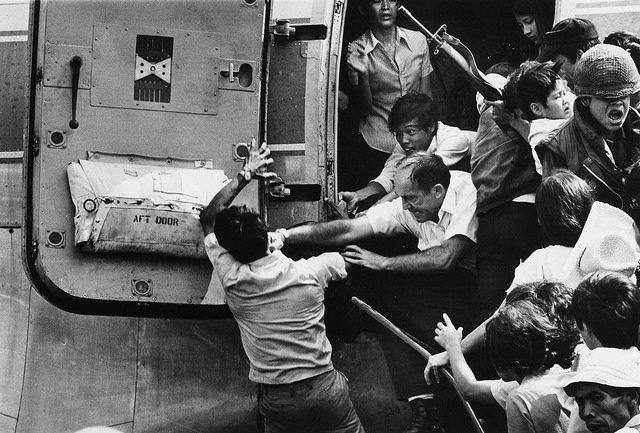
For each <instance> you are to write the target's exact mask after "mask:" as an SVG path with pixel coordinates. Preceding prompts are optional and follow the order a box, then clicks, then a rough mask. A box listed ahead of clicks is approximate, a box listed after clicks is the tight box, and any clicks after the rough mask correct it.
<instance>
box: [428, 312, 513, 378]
mask: <svg viewBox="0 0 640 433" xmlns="http://www.w3.org/2000/svg"><path fill="white" fill-rule="evenodd" d="M504 305H505V301H504V300H503V301H502V304H500V307H498V308H501V307H503V306H504ZM489 320H491V317H488V318H487V319H486V320H485V321H484V322H482V323H481V324H480V325H478V326H477V327H476V328H475V329H474V330H473V331H471V332H470V333H469V334H467V336H466V337H464V338H463V339H462V341H461V342H460V350H461V352H462V354H464V355H469V354H470V353H473V352H475V351H477V350H480V349H482V347H484V339H485V336H486V326H487V323H488V322H489ZM449 364H450V356H449V353H448V352H447V351H445V352H441V353H436V354H434V355H432V356H431V357H430V358H429V361H427V366H426V367H425V369H424V378H425V380H426V382H427V383H431V374H433V375H434V376H436V377H437V376H438V372H437V369H438V368H440V367H444V366H446V365H449Z"/></svg>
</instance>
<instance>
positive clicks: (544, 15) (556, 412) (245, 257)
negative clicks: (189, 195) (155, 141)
mask: <svg viewBox="0 0 640 433" xmlns="http://www.w3.org/2000/svg"><path fill="white" fill-rule="evenodd" d="M532 5H533V6H532ZM398 6H399V4H398V1H396V0H360V1H359V2H358V8H359V10H360V12H361V13H362V14H363V16H365V17H367V19H368V21H369V25H370V29H369V30H368V31H367V32H366V33H365V34H363V35H362V36H361V37H359V38H357V39H356V40H355V41H354V42H353V43H352V44H350V46H349V49H348V50H347V64H348V68H349V82H350V84H351V86H352V94H351V97H352V98H353V101H354V105H355V106H356V107H358V111H357V113H358V117H359V119H360V129H359V131H360V137H359V140H358V142H357V143H353V146H356V147H357V148H358V149H360V150H358V152H361V155H362V157H361V158H360V159H359V161H358V163H357V164H356V165H357V167H355V166H354V170H359V168H358V167H360V168H362V172H361V174H363V176H365V177H364V178H363V182H362V185H361V187H360V188H359V189H355V190H354V191H341V192H340V194H339V197H340V200H341V204H342V205H343V206H344V208H345V210H346V213H347V214H348V215H349V217H345V218H339V219H335V220H332V221H328V222H321V223H314V224H302V225H298V226H295V227H291V228H278V229H277V230H274V231H269V229H268V228H267V226H266V225H265V223H264V221H262V219H261V218H260V217H259V215H257V214H256V213H254V212H252V211H250V210H248V209H246V208H244V207H238V206H230V204H231V202H232V200H233V199H234V198H235V197H236V196H237V194H238V193H239V192H240V191H241V190H242V189H243V188H244V187H245V186H246V185H247V184H248V183H249V182H250V181H251V180H252V179H254V178H260V179H265V178H269V177H270V176H272V173H269V172H267V171H266V169H267V167H268V165H269V164H270V163H271V162H272V159H271V158H270V156H269V149H268V147H267V145H266V143H263V144H262V145H258V144H256V143H255V142H254V143H252V146H251V150H250V152H249V156H248V157H247V158H246V159H245V161H244V165H243V168H242V170H241V172H240V173H239V174H238V176H236V177H235V178H232V179H231V180H230V181H229V182H228V183H227V184H226V185H225V186H224V188H223V189H222V190H221V191H220V192H219V193H218V194H217V195H216V196H215V197H214V198H213V200H212V201H211V203H210V204H209V205H208V206H207V207H206V208H204V209H203V211H202V212H201V215H200V219H201V224H202V227H203V230H204V233H205V247H206V250H207V254H208V256H209V259H210V260H211V262H212V264H213V267H214V272H215V273H216V274H217V277H218V278H219V279H220V281H221V282H222V285H223V287H224V289H225V293H226V300H227V303H228V305H229V308H230V309H231V312H232V313H233V315H234V317H235V319H236V321H237V322H238V325H239V328H240V335H241V338H242V343H243V347H244V349H245V351H246V354H247V357H248V358H249V362H250V372H249V378H250V380H252V381H254V382H256V383H258V384H259V385H260V390H261V392H260V395H261V397H260V413H261V414H262V416H263V417H264V424H265V429H266V431H267V432H301V431H304V432H312V431H319V432H320V431H322V432H329V431H331V432H361V431H364V429H363V427H362V424H361V422H360V420H359V418H358V415H357V414H356V411H355V409H354V406H353V404H352V402H351V400H350V397H349V392H348V384H347V380H346V378H345V377H344V375H342V373H340V372H338V371H337V370H336V369H335V368H334V367H333V363H332V361H331V353H332V349H331V344H330V342H329V340H328V338H327V335H326V328H325V324H324V312H325V310H324V308H325V307H324V302H323V301H324V290H325V289H326V287H327V286H328V285H329V284H330V283H331V282H332V281H337V280H341V279H344V278H347V275H348V274H350V278H352V280H353V284H352V285H355V286H358V287H361V288H362V289H361V293H362V294H363V297H364V298H365V300H366V301H367V302H368V303H369V304H370V305H372V306H373V307H374V308H376V309H377V310H378V311H380V312H381V313H382V314H383V315H385V316H386V317H387V318H388V319H390V320H391V321H392V322H393V323H394V324H395V325H397V326H399V327H400V328H401V329H403V330H404V331H406V332H407V333H409V334H410V335H412V336H414V337H415V338H417V339H418V340H419V341H421V342H422V344H424V345H425V347H427V348H429V349H430V350H431V351H432V352H433V353H434V354H433V355H432V356H431V357H430V359H429V360H428V363H427V366H426V368H425V360H424V358H422V356H421V355H420V354H418V353H416V352H415V351H414V350H413V349H411V348H410V347H409V346H407V345H406V344H405V343H403V342H402V341H400V340H399V339H397V338H396V337H395V336H394V335H392V334H391V333H389V332H385V331H384V330H378V331H380V332H377V337H378V340H379V342H380V345H381V348H382V350H383V353H384V356H385V359H386V363H387V365H388V366H389V372H390V375H391V379H392V382H393V385H394V388H395V391H396V393H397V397H398V398H399V399H402V400H408V401H409V402H410V406H411V409H412V419H411V421H410V423H409V425H408V426H407V427H406V429H405V430H404V432H405V433H421V432H442V431H443V420H441V419H439V418H440V417H439V413H438V406H437V405H436V400H437V398H438V395H437V387H435V382H436V380H437V378H438V372H439V370H440V369H442V368H451V371H452V373H453V376H454V378H455V380H456V383H457V386H458V388H459V390H460V391H461V393H462V395H463V396H464V397H465V398H466V399H467V400H468V401H469V402H470V403H472V404H483V405H489V406H493V407H495V408H496V410H498V411H503V413H504V415H505V416H504V418H505V419H506V423H504V424H506V431H508V433H534V432H537V433H542V432H545V433H546V432H558V433H560V432H562V433H564V432H572V433H576V432H586V431H591V432H593V433H613V432H617V431H621V432H631V431H638V430H640V409H639V407H638V405H639V402H640V353H639V352H638V350H637V344H638V328H639V326H640V290H639V289H638V286H637V280H636V271H637V268H638V262H639V260H640V246H639V244H638V242H639V240H640V233H639V231H638V226H639V225H640V114H638V111H637V110H636V105H637V103H638V94H639V91H640V74H639V73H638V68H637V65H636V63H635V61H634V59H637V58H638V54H639V53H640V51H638V50H637V48H640V45H638V43H637V42H636V39H635V37H634V36H633V35H632V34H629V33H628V32H617V33H615V34H612V35H610V37H609V38H608V39H609V41H608V42H609V43H607V44H601V43H600V40H599V35H598V32H597V29H596V28H595V26H594V25H593V24H592V23H591V22H589V21H588V20H585V19H580V18H569V19H565V20H563V21H560V22H558V23H557V24H555V25H554V26H553V27H552V28H549V27H550V25H551V21H552V16H553V13H552V11H553V7H552V6H551V9H549V7H547V6H548V5H547V4H546V2H545V1H531V0H530V1H525V0H516V1H515V2H514V7H513V12H514V19H515V20H516V22H517V23H518V24H519V25H520V27H521V29H522V34H523V37H524V38H525V39H526V40H525V42H526V44H525V43H524V42H523V47H524V48H523V50H522V52H523V54H522V59H521V60H522V61H523V62H522V63H521V64H519V65H509V64H496V65H494V66H492V67H491V68H490V69H489V70H487V71H486V72H487V75H486V80H487V81H488V82H489V83H491V84H492V85H493V86H494V87H496V88H497V89H499V90H500V92H501V93H502V95H503V99H502V100H501V101H485V100H484V98H482V95H480V94H479V95H478V98H477V102H478V110H479V115H480V120H479V125H478V128H477V131H464V130H461V129H458V128H456V127H455V126H450V125H446V124H444V123H443V122H442V121H440V120H439V119H438V118H437V114H436V113H437V112H438V110H437V109H436V107H435V103H434V102H433V101H432V99H431V98H430V89H429V85H428V83H429V80H428V76H429V74H430V73H431V71H432V69H433V68H432V65H431V62H430V56H429V48H428V44H427V41H426V39H425V38H424V36H422V34H420V33H418V32H415V31H411V30H408V29H404V28H401V27H398V26H397V25H396V16H397V13H398ZM550 11H551V12H550ZM525 48H526V49H525ZM365 168H366V170H365ZM303 245H304V246H313V247H318V248H319V249H322V250H325V251H330V252H325V253H322V254H320V255H317V256H313V257H309V258H306V259H301V260H292V259H291V258H289V257H288V256H287V255H286V254H284V253H283V248H284V249H285V250H286V249H287V248H291V247H292V246H303ZM333 251H335V252H333ZM466 330H471V332H468V333H467V332H466ZM437 347H441V348H442V350H436V348H437ZM435 352H438V353H435ZM491 428H493V426H492V427H491ZM491 428H490V430H491ZM495 428H496V429H499V428H500V427H499V426H495Z"/></svg>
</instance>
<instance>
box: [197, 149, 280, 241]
mask: <svg viewBox="0 0 640 433" xmlns="http://www.w3.org/2000/svg"><path fill="white" fill-rule="evenodd" d="M269 153H270V151H269V149H268V148H267V143H262V146H260V147H258V146H257V145H256V140H255V139H252V140H251V149H250V151H249V156H248V157H247V159H246V160H245V162H244V165H243V166H242V171H240V172H239V173H238V174H237V175H236V177H235V178H233V179H231V181H230V182H229V183H227V184H226V185H225V186H224V187H223V188H222V189H221V190H220V191H218V193H217V194H216V195H215V196H214V197H213V199H211V202H209V204H208V205H207V206H206V207H205V208H204V209H202V210H201V211H200V224H201V225H202V230H204V235H205V236H207V235H208V234H209V233H213V226H214V223H215V220H216V216H217V215H218V214H219V213H220V212H221V211H222V210H224V209H226V207H227V206H229V204H230V203H231V202H232V201H233V199H234V198H236V196H237V195H238V193H240V191H242V189H243V188H244V187H245V186H247V184H248V183H249V182H250V181H251V179H253V178H254V177H255V176H256V173H260V176H261V177H263V178H265V177H270V176H273V175H274V173H268V172H263V168H264V167H266V166H267V165H269V164H271V163H272V162H273V159H272V158H269ZM246 173H248V174H246ZM245 176H246V177H245Z"/></svg>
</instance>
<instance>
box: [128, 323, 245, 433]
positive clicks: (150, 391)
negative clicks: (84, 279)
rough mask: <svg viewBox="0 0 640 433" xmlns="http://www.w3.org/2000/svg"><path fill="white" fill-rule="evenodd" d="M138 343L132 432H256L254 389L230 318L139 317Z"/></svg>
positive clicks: (236, 332)
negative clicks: (166, 318) (171, 319)
mask: <svg viewBox="0 0 640 433" xmlns="http://www.w3.org/2000/svg"><path fill="white" fill-rule="evenodd" d="M139 342H140V343H139V353H138V378H137V385H136V408H135V419H134V423H135V430H136V432H144V433H147V432H148V433H152V432H153V433H190V432H206V431H211V432H225V433H226V432H229V433H235V432H237V433H241V432H251V431H255V428H256V424H255V422H256V417H257V413H256V408H257V386H256V385H255V384H253V383H251V382H250V381H249V380H248V379H247V377H248V374H249V364H248V361H247V358H246V356H245V355H244V351H243V349H242V344H241V343H240V335H239V331H238V326H237V324H236V323H235V321H234V320H233V319H229V320H218V321H190V320H174V321H160V320H154V319H143V320H141V324H140V331H139Z"/></svg>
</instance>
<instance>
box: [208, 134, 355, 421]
mask: <svg viewBox="0 0 640 433" xmlns="http://www.w3.org/2000/svg"><path fill="white" fill-rule="evenodd" d="M272 161H273V160H272V159H271V158H269V150H268V149H267V147H266V143H265V144H263V145H262V146H261V147H260V148H257V146H256V144H255V140H253V141H252V143H251V150H250V153H249V157H248V158H247V159H246V160H245V163H244V166H243V169H242V171H240V173H238V175H237V176H236V177H235V178H233V179H231V180H230V181H229V182H228V183H227V184H226V185H225V186H224V187H223V188H222V189H221V190H220V191H219V192H218V193H217V194H216V195H215V197H214V198H213V199H212V200H211V202H210V203H209V204H208V205H207V207H205V208H204V209H203V210H202V211H201V213H200V223H201V225H202V228H203V230H204V234H205V240H204V242H205V249H206V251H207V255H208V256H209V260H211V263H212V264H213V269H214V272H215V273H216V275H217V276H216V277H213V278H219V279H220V281H221V282H222V286H223V287H224V291H225V296H226V300H227V304H228V305H229V309H230V310H231V312H232V313H233V316H234V318H235V319H236V322H237V323H238V327H239V328H240V337H241V339H242V346H243V347H244V350H245V352H246V354H247V357H248V358H249V364H250V368H249V379H250V380H251V381H253V382H255V383H258V384H259V385H260V392H261V396H262V398H261V400H260V403H259V406H260V413H261V414H262V415H263V416H264V425H265V432H266V433H298V432H312V431H322V432H336V433H337V432H341V433H346V432H350V433H364V429H363V428H362V425H361V423H360V419H359V418H358V415H357V414H356V412H355V409H354V407H353V404H352V403H351V399H350V398H349V387H348V385H347V379H346V378H345V376H344V375H343V374H342V373H340V372H339V371H337V370H336V369H334V367H333V363H332V362H331V344H330V343H329V340H328V339H327V335H326V331H325V324H324V303H323V301H324V289H326V287H327V285H328V284H329V282H330V281H333V280H339V279H343V278H345V277H346V276H347V273H346V264H345V261H344V259H343V258H342V257H341V256H340V254H338V253H325V254H321V255H319V256H317V257H311V258H309V259H307V260H304V259H303V260H298V261H293V260H291V259H290V258H288V257H286V256H285V255H284V254H282V252H280V250H279V249H278V248H277V247H274V246H273V245H271V244H270V243H269V239H270V237H269V233H268V232H267V227H266V225H265V223H264V221H262V218H260V216H259V215H258V214H256V213H254V212H251V211H249V210H247V208H246V207H244V206H243V207H238V206H231V207H228V206H229V204H230V203H231V201H232V200H233V199H234V198H235V197H236V196H237V195H238V193H239V192H240V191H241V190H242V189H243V188H244V187H245V186H246V185H247V184H248V183H249V182H250V181H251V179H253V178H254V177H256V176H260V177H263V178H264V177H269V176H272V175H273V173H265V172H264V170H265V168H266V166H267V165H268V164H270V163H271V162H272ZM280 246H281V245H280Z"/></svg>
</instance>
